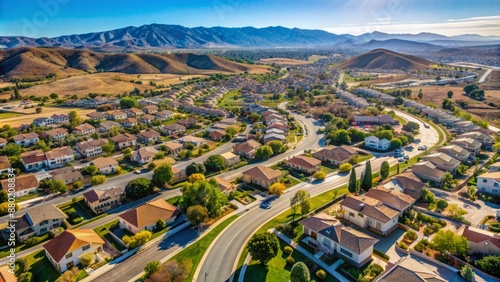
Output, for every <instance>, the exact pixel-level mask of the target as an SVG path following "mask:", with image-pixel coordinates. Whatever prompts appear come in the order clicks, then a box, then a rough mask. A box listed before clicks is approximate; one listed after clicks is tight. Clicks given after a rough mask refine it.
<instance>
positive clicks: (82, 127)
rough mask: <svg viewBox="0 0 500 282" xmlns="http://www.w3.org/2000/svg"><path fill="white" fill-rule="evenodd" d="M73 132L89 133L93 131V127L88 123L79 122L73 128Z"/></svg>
mask: <svg viewBox="0 0 500 282" xmlns="http://www.w3.org/2000/svg"><path fill="white" fill-rule="evenodd" d="M73 133H74V134H83V135H89V134H93V133H95V127H93V126H92V125H90V124H88V123H84V124H81V125H79V126H77V127H75V129H73Z"/></svg>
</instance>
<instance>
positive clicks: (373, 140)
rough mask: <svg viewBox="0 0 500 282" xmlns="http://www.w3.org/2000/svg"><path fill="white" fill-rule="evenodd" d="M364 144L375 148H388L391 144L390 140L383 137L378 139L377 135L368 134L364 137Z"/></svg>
mask: <svg viewBox="0 0 500 282" xmlns="http://www.w3.org/2000/svg"><path fill="white" fill-rule="evenodd" d="M365 146H366V147H368V148H373V149H377V150H388V149H389V147H390V146H391V141H389V140H387V139H385V138H383V139H379V138H378V137H377V136H373V135H372V136H368V137H366V138H365Z"/></svg>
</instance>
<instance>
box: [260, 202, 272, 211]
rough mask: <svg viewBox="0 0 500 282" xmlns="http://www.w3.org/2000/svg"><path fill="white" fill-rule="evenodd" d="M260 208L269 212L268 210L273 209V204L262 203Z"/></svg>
mask: <svg viewBox="0 0 500 282" xmlns="http://www.w3.org/2000/svg"><path fill="white" fill-rule="evenodd" d="M260 208H261V209H266V210H268V209H270V208H271V203H268V202H262V203H261V204H260Z"/></svg>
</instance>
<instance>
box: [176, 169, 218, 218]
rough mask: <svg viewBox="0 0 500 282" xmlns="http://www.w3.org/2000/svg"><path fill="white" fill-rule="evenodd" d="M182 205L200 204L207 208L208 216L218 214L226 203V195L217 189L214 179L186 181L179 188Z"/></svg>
mask: <svg viewBox="0 0 500 282" xmlns="http://www.w3.org/2000/svg"><path fill="white" fill-rule="evenodd" d="M181 192H182V206H183V207H184V208H185V209H187V208H188V207H190V206H195V205H200V206H202V207H205V208H207V210H208V215H209V216H210V217H215V216H218V215H219V214H220V212H221V209H222V207H223V206H225V205H227V196H226V195H224V194H223V193H222V192H221V190H220V189H219V185H218V183H217V181H215V179H213V178H212V179H210V180H204V181H196V182H195V183H188V184H187V185H186V186H185V187H183V188H182V189H181Z"/></svg>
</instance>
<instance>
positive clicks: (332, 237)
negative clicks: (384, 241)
mask: <svg viewBox="0 0 500 282" xmlns="http://www.w3.org/2000/svg"><path fill="white" fill-rule="evenodd" d="M299 223H300V225H302V226H303V228H304V235H306V236H308V237H307V240H308V245H309V246H311V247H313V248H314V249H315V250H316V251H321V252H323V253H325V254H328V255H334V254H338V255H340V256H342V257H344V258H346V259H347V260H349V261H350V262H351V263H352V264H354V265H355V266H361V265H364V264H365V263H367V262H368V261H369V260H371V257H372V253H373V246H374V245H375V244H376V243H377V242H378V239H375V238H373V237H371V236H369V235H366V234H364V233H362V232H360V231H357V230H355V229H353V228H350V227H345V226H343V225H342V224H341V223H340V221H338V220H337V219H335V218H334V217H332V216H330V215H327V214H325V213H319V214H315V215H313V216H311V217H309V218H306V219H304V220H302V221H300V222H299Z"/></svg>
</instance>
